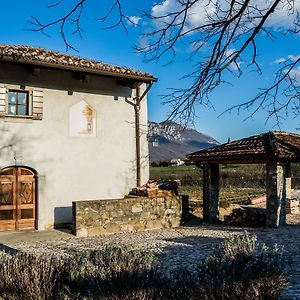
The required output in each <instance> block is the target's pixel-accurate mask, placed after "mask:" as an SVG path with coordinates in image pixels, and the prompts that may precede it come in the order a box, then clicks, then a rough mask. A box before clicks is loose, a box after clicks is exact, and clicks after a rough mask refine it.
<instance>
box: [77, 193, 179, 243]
mask: <svg viewBox="0 0 300 300" xmlns="http://www.w3.org/2000/svg"><path fill="white" fill-rule="evenodd" d="M181 220H182V198H181V197H176V196H174V197H170V196H168V197H159V198H158V197H157V198H147V197H127V198H124V199H114V200H90V201H74V202H73V228H74V234H75V235H76V236H78V237H86V236H94V235H101V234H108V233H116V232H130V231H139V230H148V229H159V228H170V227H177V226H179V225H180V223H181Z"/></svg>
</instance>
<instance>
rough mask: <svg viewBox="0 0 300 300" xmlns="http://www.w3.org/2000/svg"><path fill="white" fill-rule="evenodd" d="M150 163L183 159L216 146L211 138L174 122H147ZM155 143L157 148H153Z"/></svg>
mask: <svg viewBox="0 0 300 300" xmlns="http://www.w3.org/2000/svg"><path fill="white" fill-rule="evenodd" d="M148 140H149V152H150V161H151V162H159V161H168V160H171V159H176V158H185V156H186V155H187V154H188V153H191V152H195V151H198V150H201V149H204V148H209V147H213V146H215V145H218V144H219V142H218V141H216V140H215V139H214V138H212V137H211V136H209V135H207V134H204V133H201V132H198V131H196V130H194V129H191V128H183V127H182V126H181V125H179V124H177V123H175V122H171V121H168V122H164V123H155V122H149V139H148ZM155 141H158V146H157V147H155V146H154V145H155Z"/></svg>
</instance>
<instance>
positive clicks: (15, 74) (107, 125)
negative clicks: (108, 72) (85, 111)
mask: <svg viewBox="0 0 300 300" xmlns="http://www.w3.org/2000/svg"><path fill="white" fill-rule="evenodd" d="M0 82H1V87H6V88H19V87H20V85H25V86H26V90H31V89H35V88H38V89H39V90H43V92H44V97H43V101H44V107H43V119H42V120H30V119H26V120H24V119H19V118H6V117H5V118H0V130H1V132H2V133H1V145H0V151H1V152H0V168H3V167H6V166H9V165H14V164H15V161H14V155H15V154H16V158H17V160H18V162H17V163H18V164H19V165H25V166H29V167H32V168H34V169H35V170H36V171H37V172H38V176H39V182H38V186H39V195H38V229H46V228H51V227H52V226H53V225H54V222H55V223H65V222H71V218H72V214H71V205H72V201H74V200H95V199H113V198H122V197H123V196H124V195H126V194H127V193H128V192H129V191H130V189H131V188H133V187H135V186H136V156H135V155H136V149H135V128H134V109H133V107H132V106H131V105H130V104H128V103H127V102H126V98H127V99H128V100H132V98H131V97H132V96H134V95H133V92H132V90H131V89H129V88H127V87H123V86H120V85H117V84H116V80H115V79H109V78H101V77H95V78H94V77H92V78H91V79H90V80H89V82H88V83H82V82H80V81H78V80H75V79H73V78H72V74H71V73H69V72H58V71H50V70H48V71H47V70H42V71H41V74H40V75H39V76H38V77H34V76H33V75H28V72H27V71H26V70H25V69H24V68H23V67H20V66H8V65H5V66H1V65H0ZM143 88H145V86H143ZM68 91H73V94H72V95H68ZM82 100H84V101H86V102H87V103H88V104H89V105H90V106H91V107H92V108H93V109H94V110H95V111H96V122H97V127H96V137H92V138H84V137H71V136H70V134H69V111H70V107H71V106H73V105H74V104H76V103H78V102H80V101H82ZM140 115H141V127H142V133H143V134H142V136H141V143H142V145H141V149H142V183H145V182H146V181H147V180H148V178H149V164H148V145H147V136H146V128H147V105H146V99H144V100H143V101H142V106H141V113H140Z"/></svg>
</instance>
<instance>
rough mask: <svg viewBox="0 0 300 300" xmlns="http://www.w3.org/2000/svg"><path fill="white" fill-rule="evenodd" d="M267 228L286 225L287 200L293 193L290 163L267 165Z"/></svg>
mask: <svg viewBox="0 0 300 300" xmlns="http://www.w3.org/2000/svg"><path fill="white" fill-rule="evenodd" d="M266 171H267V172H266V188H267V223H266V226H267V227H279V226H284V225H285V220H286V198H287V196H290V192H291V179H290V177H291V171H290V164H288V163H276V162H274V163H267V164H266Z"/></svg>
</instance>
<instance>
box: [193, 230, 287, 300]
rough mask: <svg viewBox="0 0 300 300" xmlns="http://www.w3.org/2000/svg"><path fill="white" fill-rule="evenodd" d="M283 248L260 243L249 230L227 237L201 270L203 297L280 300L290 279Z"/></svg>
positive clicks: (205, 260)
mask: <svg viewBox="0 0 300 300" xmlns="http://www.w3.org/2000/svg"><path fill="white" fill-rule="evenodd" d="M285 265H286V259H285V256H284V255H283V251H282V249H280V248H279V247H277V246H276V245H275V246H273V247H272V248H269V247H267V246H266V245H259V244H258V243H257V242H256V236H254V235H250V234H248V233H245V234H244V235H242V236H234V237H231V238H229V239H228V240H225V241H224V242H223V243H222V244H220V245H219V246H218V247H217V248H216V249H215V251H214V253H213V255H211V256H208V257H206V258H205V259H204V261H203V263H202V265H201V266H200V268H199V273H201V276H200V278H201V284H200V285H201V288H200V290H201V292H200V293H201V295H202V296H203V299H212V300H213V299H228V300H229V299H231V300H235V299H241V295H243V299H245V300H250V299H253V300H254V299H277V298H278V296H279V295H280V293H281V292H282V290H283V289H284V287H285V286H286V279H285V276H284V269H285Z"/></svg>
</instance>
